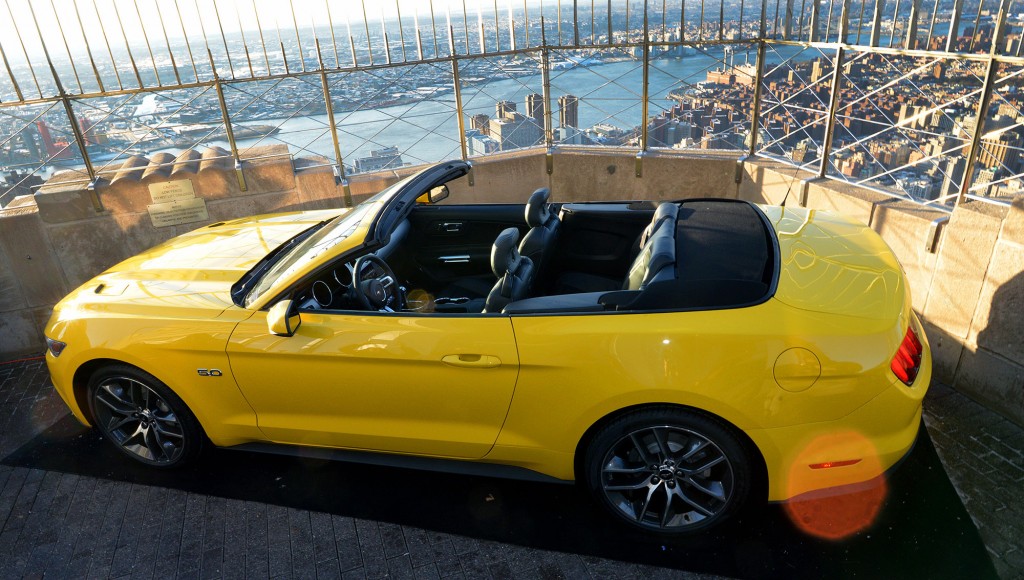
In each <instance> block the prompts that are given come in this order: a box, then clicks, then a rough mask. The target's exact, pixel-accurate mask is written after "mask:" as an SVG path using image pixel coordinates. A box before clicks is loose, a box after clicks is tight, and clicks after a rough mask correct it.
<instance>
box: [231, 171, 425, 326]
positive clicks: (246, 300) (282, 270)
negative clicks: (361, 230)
mask: <svg viewBox="0 0 1024 580" xmlns="http://www.w3.org/2000/svg"><path fill="white" fill-rule="evenodd" d="M416 175H417V174H414V175H411V176H409V177H407V178H405V179H402V180H401V181H398V182H397V183H394V184H392V185H390V186H388V187H386V188H384V189H383V190H381V191H380V192H378V193H377V194H376V195H373V196H372V197H370V198H368V199H366V200H364V201H363V202H362V203H360V204H359V205H357V206H355V207H353V208H352V209H351V210H350V211H347V212H345V213H343V214H341V215H339V216H337V217H335V218H332V219H331V220H329V221H327V222H326V223H325V224H324V225H322V226H321V227H316V226H314V228H315V231H313V232H310V230H305V231H303V232H301V233H300V234H298V235H297V236H295V237H294V238H292V239H291V240H289V241H288V242H285V244H283V245H282V246H281V248H287V249H285V250H284V251H280V252H278V251H277V250H275V252H272V253H271V254H268V256H267V258H269V259H270V260H269V261H267V262H261V263H260V264H258V265H257V268H259V269H260V270H261V271H259V272H257V271H256V270H257V268H253V269H252V270H250V273H252V274H253V276H252V278H251V279H249V280H247V281H246V284H245V289H244V295H242V296H240V297H239V300H238V305H239V306H242V307H243V308H250V307H252V305H253V304H255V303H257V302H259V300H260V298H262V297H263V296H264V295H266V294H267V292H271V291H273V290H274V289H275V288H274V287H275V286H276V285H277V283H278V282H279V281H280V280H281V279H282V278H286V277H287V275H289V274H291V273H294V271H295V270H296V269H297V268H300V267H301V265H306V264H309V263H310V262H312V261H313V260H315V259H316V258H317V257H319V256H320V255H321V254H322V253H323V252H325V251H327V250H329V249H330V248H332V247H334V246H336V245H337V244H340V243H342V242H344V241H345V240H347V239H348V238H349V237H350V236H351V235H352V234H353V233H354V232H355V230H356V229H358V226H359V225H360V224H362V223H363V222H364V221H366V219H367V217H369V216H371V215H372V216H373V220H374V222H375V221H376V220H377V219H378V217H379V213H381V212H379V211H378V212H377V213H376V214H374V213H373V212H372V210H373V209H374V206H379V208H383V207H386V206H387V203H388V201H390V200H391V199H392V198H393V197H394V196H395V195H396V194H397V193H398V191H399V190H401V189H402V187H404V186H405V185H406V184H407V183H408V182H409V181H410V180H411V179H412V178H413V177H415V176H416ZM379 208H378V209H379ZM353 218H357V219H355V220H353ZM314 228H310V229H314ZM339 228H343V230H342V231H341V232H339V231H338V229H339ZM346 230H348V231H347V232H346ZM332 234H336V235H335V236H334V237H333V238H332ZM300 237H302V238H303V239H302V240H299V238H300ZM325 239H329V240H331V242H332V243H331V244H330V245H329V246H328V247H326V248H318V246H317V244H316V242H318V241H321V240H325ZM296 241H298V242H299V243H296ZM367 241H369V240H367ZM363 245H365V244H362V245H361V246H360V247H362V246H363ZM288 246H290V247H288ZM311 250H312V251H316V253H315V254H312V255H310V254H309V252H310V251H311ZM275 254H276V255H275ZM282 265H284V267H282ZM247 276H249V275H248V274H247ZM271 276H272V277H273V278H272V279H270V278H269V277H271ZM243 279H245V278H243Z"/></svg>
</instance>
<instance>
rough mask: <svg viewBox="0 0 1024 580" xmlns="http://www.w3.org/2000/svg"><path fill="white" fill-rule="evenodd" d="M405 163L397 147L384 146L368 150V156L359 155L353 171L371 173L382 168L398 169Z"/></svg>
mask: <svg viewBox="0 0 1024 580" xmlns="http://www.w3.org/2000/svg"><path fill="white" fill-rule="evenodd" d="M404 164H405V163H404V162H403V161H402V154H401V153H400V152H399V151H398V147H385V148H383V149H377V150H374V151H371V152H370V156H369V157H360V158H357V159H356V161H355V173H371V172H374V171H380V170H382V169H398V168H399V167H401V166H402V165H404Z"/></svg>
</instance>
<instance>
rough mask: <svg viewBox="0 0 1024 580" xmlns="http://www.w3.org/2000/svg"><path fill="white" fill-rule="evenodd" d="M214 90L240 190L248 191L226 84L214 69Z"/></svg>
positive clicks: (211, 57) (211, 56) (211, 59)
mask: <svg viewBox="0 0 1024 580" xmlns="http://www.w3.org/2000/svg"><path fill="white" fill-rule="evenodd" d="M210 61H211V62H213V55H212V54H211V55H210ZM213 88H214V90H216V91H217V102H218V103H220V115H221V118H222V119H223V120H224V134H225V135H226V136H227V138H228V146H230V147H231V157H232V158H234V160H235V177H236V178H237V179H238V188H239V189H241V190H242V191H248V187H246V185H245V175H243V174H242V160H241V158H239V156H238V144H237V143H235V132H234V130H233V129H232V128H231V115H230V114H229V113H228V104H227V101H225V100H224V83H223V81H221V79H220V74H218V73H217V69H216V68H214V69H213Z"/></svg>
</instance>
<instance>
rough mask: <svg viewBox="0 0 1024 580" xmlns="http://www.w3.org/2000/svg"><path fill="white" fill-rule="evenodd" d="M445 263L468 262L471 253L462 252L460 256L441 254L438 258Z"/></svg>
mask: <svg viewBox="0 0 1024 580" xmlns="http://www.w3.org/2000/svg"><path fill="white" fill-rule="evenodd" d="M438 260H440V261H441V262H442V263H444V264H468V263H469V254H460V255H458V256H440V257H439V258H438Z"/></svg>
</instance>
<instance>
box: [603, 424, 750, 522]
mask: <svg viewBox="0 0 1024 580" xmlns="http://www.w3.org/2000/svg"><path fill="white" fill-rule="evenodd" d="M584 461H585V464H584V465H585V469H586V474H585V476H586V477H585V479H586V483H587V486H588V487H589V489H590V491H591V493H592V494H593V495H594V496H595V498H596V499H597V501H598V502H600V503H601V504H602V505H604V506H605V507H606V508H607V509H608V510H609V511H610V512H611V513H613V514H615V516H617V517H618V518H619V519H620V520H623V521H625V522H627V523H629V524H631V525H633V526H636V527H639V528H642V529H644V530H647V531H651V532H657V533H668V534H680V533H688V532H695V531H699V530H705V529H708V528H711V527H714V526H717V525H719V524H721V523H723V522H724V521H726V520H728V519H729V518H730V517H731V516H732V515H733V514H735V513H736V512H737V511H738V510H739V509H740V508H741V507H742V506H743V504H744V503H746V501H747V498H748V497H749V496H750V489H751V477H752V470H751V467H750V466H751V461H750V459H749V458H748V455H747V452H746V450H745V448H744V446H743V444H742V443H741V442H740V441H739V439H738V438H737V437H736V436H735V435H734V434H733V433H732V432H731V431H730V430H729V429H728V428H727V427H726V426H724V425H722V424H721V423H719V422H718V421H716V420H714V419H712V418H711V417H708V416H705V415H702V414H698V413H695V412H689V411H684V410H681V409H675V408H667V407H663V408H653V409H649V410H642V411H638V412H635V413H630V414H628V415H624V416H622V417H620V418H618V419H616V420H614V421H612V422H611V423H609V424H608V425H607V426H606V427H604V428H603V429H602V430H601V431H600V432H599V433H598V434H597V436H595V437H594V439H593V440H592V441H591V443H590V445H589V447H588V448H587V453H586V456H585V460H584Z"/></svg>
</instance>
